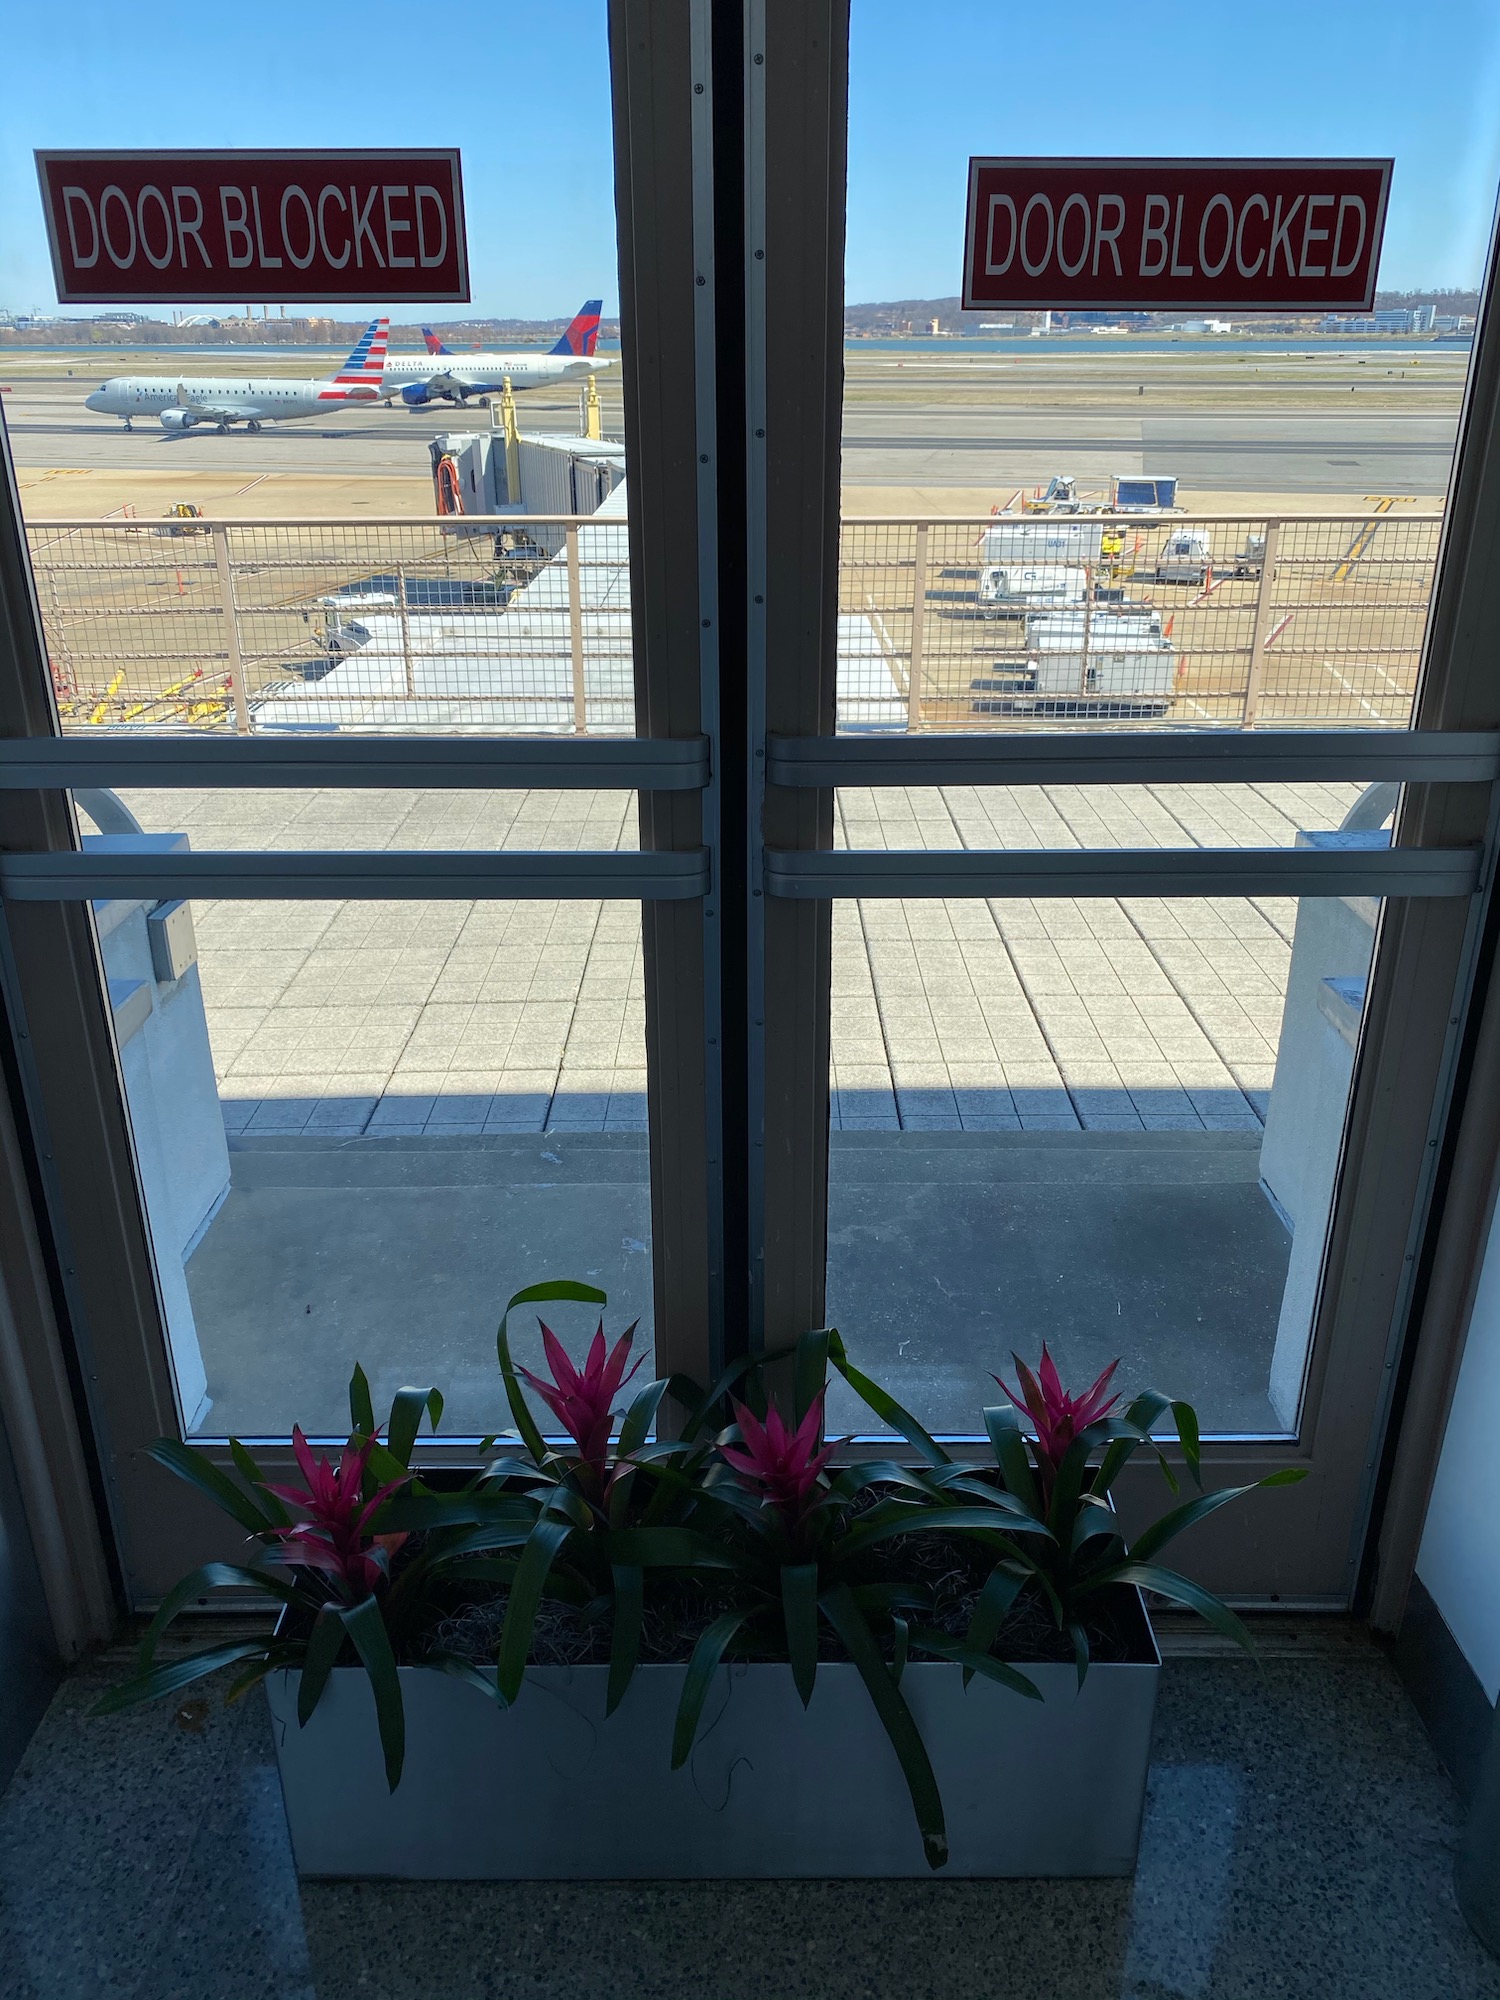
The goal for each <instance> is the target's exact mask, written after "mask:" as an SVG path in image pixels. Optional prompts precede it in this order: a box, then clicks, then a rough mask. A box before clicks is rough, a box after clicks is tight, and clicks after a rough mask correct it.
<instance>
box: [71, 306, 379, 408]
mask: <svg viewBox="0 0 1500 2000" xmlns="http://www.w3.org/2000/svg"><path fill="white" fill-rule="evenodd" d="M389 327H390V321H389V320H388V319H372V320H371V321H370V324H369V325H368V326H367V327H366V328H365V330H364V333H363V334H362V335H361V337H360V340H359V344H358V346H357V347H356V348H355V349H354V352H353V353H352V354H351V355H350V356H349V359H348V360H347V361H346V362H345V363H344V365H343V367H342V368H341V369H340V370H339V371H338V373H337V374H336V375H327V376H324V377H322V378H321V380H318V381H313V382H297V381H289V380H288V379H287V378H286V377H285V376H282V375H260V376H239V377H230V376H222V375H199V376H189V375H179V376H171V375H112V376H111V377H110V379H109V380H108V381H107V382H102V383H101V384H100V385H99V387H98V388H97V389H96V390H95V391H94V393H93V395H92V396H85V398H84V405H85V407H86V408H88V409H90V410H102V411H103V412H104V414H105V415H106V416H110V417H123V418H124V419H125V428H126V430H130V429H131V428H132V423H131V419H132V418H134V417H159V418H160V419H161V424H162V428H163V429H164V430H168V431H190V430H193V429H195V428H196V427H197V426H198V425H199V424H212V425H213V426H214V428H215V429H216V430H221V431H227V430H228V429H229V427H230V425H231V424H243V425H244V426H245V428H246V429H247V430H251V431H258V430H259V429H260V427H261V425H262V424H268V423H284V422H285V421H286V420H287V419H288V418H289V417H326V416H331V415H332V414H333V413H334V412H335V411H337V410H345V409H347V408H348V407H349V405H350V404H351V403H373V402H376V401H377V400H378V399H379V396H380V387H381V376H382V374H383V372H384V369H385V346H386V334H387V331H388V329H389Z"/></svg>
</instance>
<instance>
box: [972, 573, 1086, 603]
mask: <svg viewBox="0 0 1500 2000" xmlns="http://www.w3.org/2000/svg"><path fill="white" fill-rule="evenodd" d="M1088 587H1089V578H1088V571H1087V570H1086V569H1083V568H1081V567H1078V568H1075V567H1074V566H1073V565H1072V564H1069V563H1042V564H1031V563H1027V564H1017V563H993V564H991V565H990V566H989V567H987V568H985V569H982V570H981V571H980V572H979V601H980V603H981V604H992V605H994V606H995V607H996V608H997V609H999V610H1016V611H1019V610H1023V609H1026V608H1028V607H1030V606H1032V605H1036V606H1043V605H1070V604H1078V605H1081V604H1082V603H1083V601H1084V599H1085V598H1086V597H1087V595H1088Z"/></svg>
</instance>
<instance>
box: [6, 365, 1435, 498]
mask: <svg viewBox="0 0 1500 2000" xmlns="http://www.w3.org/2000/svg"><path fill="white" fill-rule="evenodd" d="M91 386H92V382H91V381H80V382H79V383H77V385H76V386H75V385H74V384H72V383H69V384H68V385H67V386H66V387H64V386H63V385H61V384H58V383H54V382H47V383H28V382H24V381H15V382H14V383H12V385H11V386H10V387H9V389H8V391H7V393H6V395H5V397H4V408H5V415H6V420H7V424H8V427H9V430H10V437H11V447H12V450H13V452H14V454H15V458H16V462H17V464H18V465H19V466H21V467H23V468H33V469H34V468H38V467H46V468H49V469H55V470H58V471H72V470H80V471H85V470H86V471H101V472H109V473H111V474H122V473H128V472H130V471H139V472H143V473H144V472H151V473H161V472H168V471H170V472H173V473H176V472H185V471H191V472H195V473H217V474H223V473H224V472H226V471H233V472H236V473H238V472H240V471H243V474H244V477H245V478H246V479H253V478H257V477H259V476H260V475H261V474H268V473H270V474H293V475H300V476H303V477H306V476H308V475H318V474H323V475H336V476H339V477H343V478H348V477H350V476H355V477H359V478H367V479H372V480H379V479H412V478H422V479H425V478H426V475H427V445H428V441H429V440H430V439H431V438H432V437H434V436H435V435H437V434H438V433H439V432H440V431H444V430H473V429H476V428H478V427H479V426H481V425H484V424H487V423H488V421H489V416H488V412H487V411H485V410H484V409H483V408H478V407H470V408H469V409H467V410H458V409H454V410H445V409H424V410H421V411H418V412H411V413H409V412H407V411H405V410H385V409H382V410H379V411H368V410H359V411H350V412H349V413H348V414H347V416H345V417H343V418H340V419H339V420H337V421H336V422H333V423H328V424H320V425H313V424H287V425H285V426H283V427H281V428H278V429H267V430H265V431H262V432H260V433H259V434H258V435H254V436H252V435H251V434H250V433H249V432H247V431H244V430H236V431H231V432H229V433H227V434H222V435H221V434H220V433H218V432H215V431H209V430H205V431H201V432H195V433H190V434H188V435H187V436H174V435H168V434H167V433H165V432H163V431H161V430H160V429H158V428H157V427H155V426H154V425H152V426H150V427H147V426H146V425H144V424H142V425H139V426H137V428H136V429H135V430H133V431H130V432H127V431H125V430H124V429H123V428H122V426H121V425H120V423H119V422H118V421H117V420H116V419H114V418H112V417H103V416H95V415H94V414H93V413H92V412H89V411H85V410H83V409H82V408H81V407H80V406H81V402H82V396H83V394H84V393H85V391H86V389H87V388H88V387H91ZM879 386H880V387H881V389H882V390H886V389H887V388H888V391H889V393H888V394H883V395H882V396H881V397H880V399H879V400H878V401H872V400H870V399H868V397H867V396H866V395H865V394H862V395H861V396H860V397H859V399H858V400H855V401H852V402H851V405H850V407H848V408H847V409H846V411H845V419H844V479H845V482H846V484H849V485H857V486H862V487H880V486H889V487H919V486H955V487H960V486H961V487H985V486H995V487H1003V486H1004V485H1006V484H1007V482H1009V483H1010V484H1012V485H1015V484H1026V485H1031V484H1033V483H1035V482H1036V481H1039V480H1046V479H1047V478H1050V477H1051V475H1052V474H1053V473H1054V472H1069V473H1071V474H1073V475H1074V477H1076V478H1078V479H1079V480H1080V481H1082V482H1086V483H1090V484H1092V483H1097V482H1101V481H1103V480H1106V479H1108V478H1109V477H1110V476H1111V475H1112V474H1116V473H1156V474H1160V473H1176V474H1177V475H1178V476H1179V477H1180V478H1181V479H1182V480H1183V483H1184V486H1185V487H1186V488H1188V489H1189V491H1191V490H1193V489H1197V490H1200V491H1209V492H1214V493H1244V494H1254V493H1279V494H1307V495H1315V494H1320V493H1323V494H1326V493H1341V494H1348V493H1365V492H1368V493H1395V494H1412V495H1422V496H1434V497H1435V496H1437V495H1440V494H1442V493H1443V492H1444V491H1445V490H1446V488H1447V484H1448V477H1449V471H1450V466H1451V461H1452V455H1453V447H1454V440H1455V437H1456V434H1457V427H1458V413H1457V410H1456V408H1454V409H1451V410H1442V409H1436V410H1435V409H1431V408H1427V409H1423V410H1421V411H1418V412H1409V411H1405V410H1392V409H1389V408H1381V409H1379V410H1376V411H1370V412H1367V413H1364V412H1349V413H1347V414H1346V413H1344V412H1343V411H1342V410H1338V409H1332V410H1330V409H1329V407H1328V406H1327V402H1322V403H1321V405H1319V404H1314V405H1313V406H1312V407H1307V408H1281V409H1267V410H1266V411H1265V412H1264V413H1263V414H1253V415H1252V414H1245V413H1242V412H1240V411H1236V412H1235V413H1232V414H1230V413H1221V412H1220V411H1218V410H1214V409H1207V410H1185V411H1174V412H1172V413H1171V414H1162V415H1142V416H1139V417H1136V416H1130V417H1122V415H1121V414H1120V413H1119V412H1118V411H1110V410H1107V409H1106V410H1100V411H1097V412H1096V411H1092V410H1079V409H1073V410H1068V409H1063V410H1052V409H1046V410H1041V409H1037V408H1034V407H1032V408H1017V409H1003V408H996V396H995V390H994V388H993V386H991V385H987V384H985V383H983V382H973V383H963V384H957V385H955V388H954V395H953V398H952V400H945V401H944V402H943V403H942V404H941V406H935V405H933V404H931V403H929V402H928V401H926V400H925V398H924V400H923V401H921V402H917V403H911V402H907V401H906V400H905V399H904V390H905V384H904V383H902V382H901V381H900V380H899V379H897V380H894V381H892V382H891V383H889V384H885V383H882V384H880V385H879ZM912 386H913V387H915V386H916V385H915V384H913V385H912ZM868 387H869V385H868V384H861V388H862V389H865V390H867V389H868ZM1328 400H1329V401H1331V400H1332V397H1331V396H1330V398H1329V399H1328ZM601 404H602V414H603V422H604V428H605V433H606V435H613V436H619V435H620V432H621V427H622V419H621V402H620V393H619V385H618V383H609V384H607V385H606V387H605V389H604V391H603V393H602V395H601ZM518 407H519V409H520V414H521V423H522V427H523V429H526V430H531V431H573V430H575V429H576V428H577V402H576V399H575V398H573V397H571V396H566V397H563V396H556V395H551V394H541V393H532V394H529V395H527V396H525V397H523V398H519V399H518Z"/></svg>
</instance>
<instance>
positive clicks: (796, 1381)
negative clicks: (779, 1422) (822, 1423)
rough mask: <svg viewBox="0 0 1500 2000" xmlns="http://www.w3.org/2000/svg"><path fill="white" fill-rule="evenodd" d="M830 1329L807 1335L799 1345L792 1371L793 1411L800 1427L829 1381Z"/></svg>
mask: <svg viewBox="0 0 1500 2000" xmlns="http://www.w3.org/2000/svg"><path fill="white" fill-rule="evenodd" d="M828 1339H829V1329H828V1328H827V1327H820V1328H819V1329H818V1330H817V1332H816V1333H804V1334H803V1336H802V1338H801V1339H800V1340H799V1341H798V1342H797V1351H796V1359H795V1361H794V1363H793V1368H792V1407H793V1410H794V1412H795V1414H796V1420H797V1422H798V1423H799V1424H800V1423H801V1421H802V1419H803V1418H804V1417H805V1416H806V1415H807V1413H808V1411H809V1410H810V1409H811V1408H812V1406H813V1404H814V1403H815V1402H816V1401H817V1399H818V1397H819V1395H820V1394H821V1393H822V1391H823V1388H824V1385H825V1384H826V1382H827V1380H828Z"/></svg>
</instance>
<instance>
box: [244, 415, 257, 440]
mask: <svg viewBox="0 0 1500 2000" xmlns="http://www.w3.org/2000/svg"><path fill="white" fill-rule="evenodd" d="M245 429H246V430H247V431H249V433H250V435H251V436H252V437H259V435H260V419H259V418H258V417H252V418H251V419H250V421H249V423H247V424H246V426H245Z"/></svg>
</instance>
